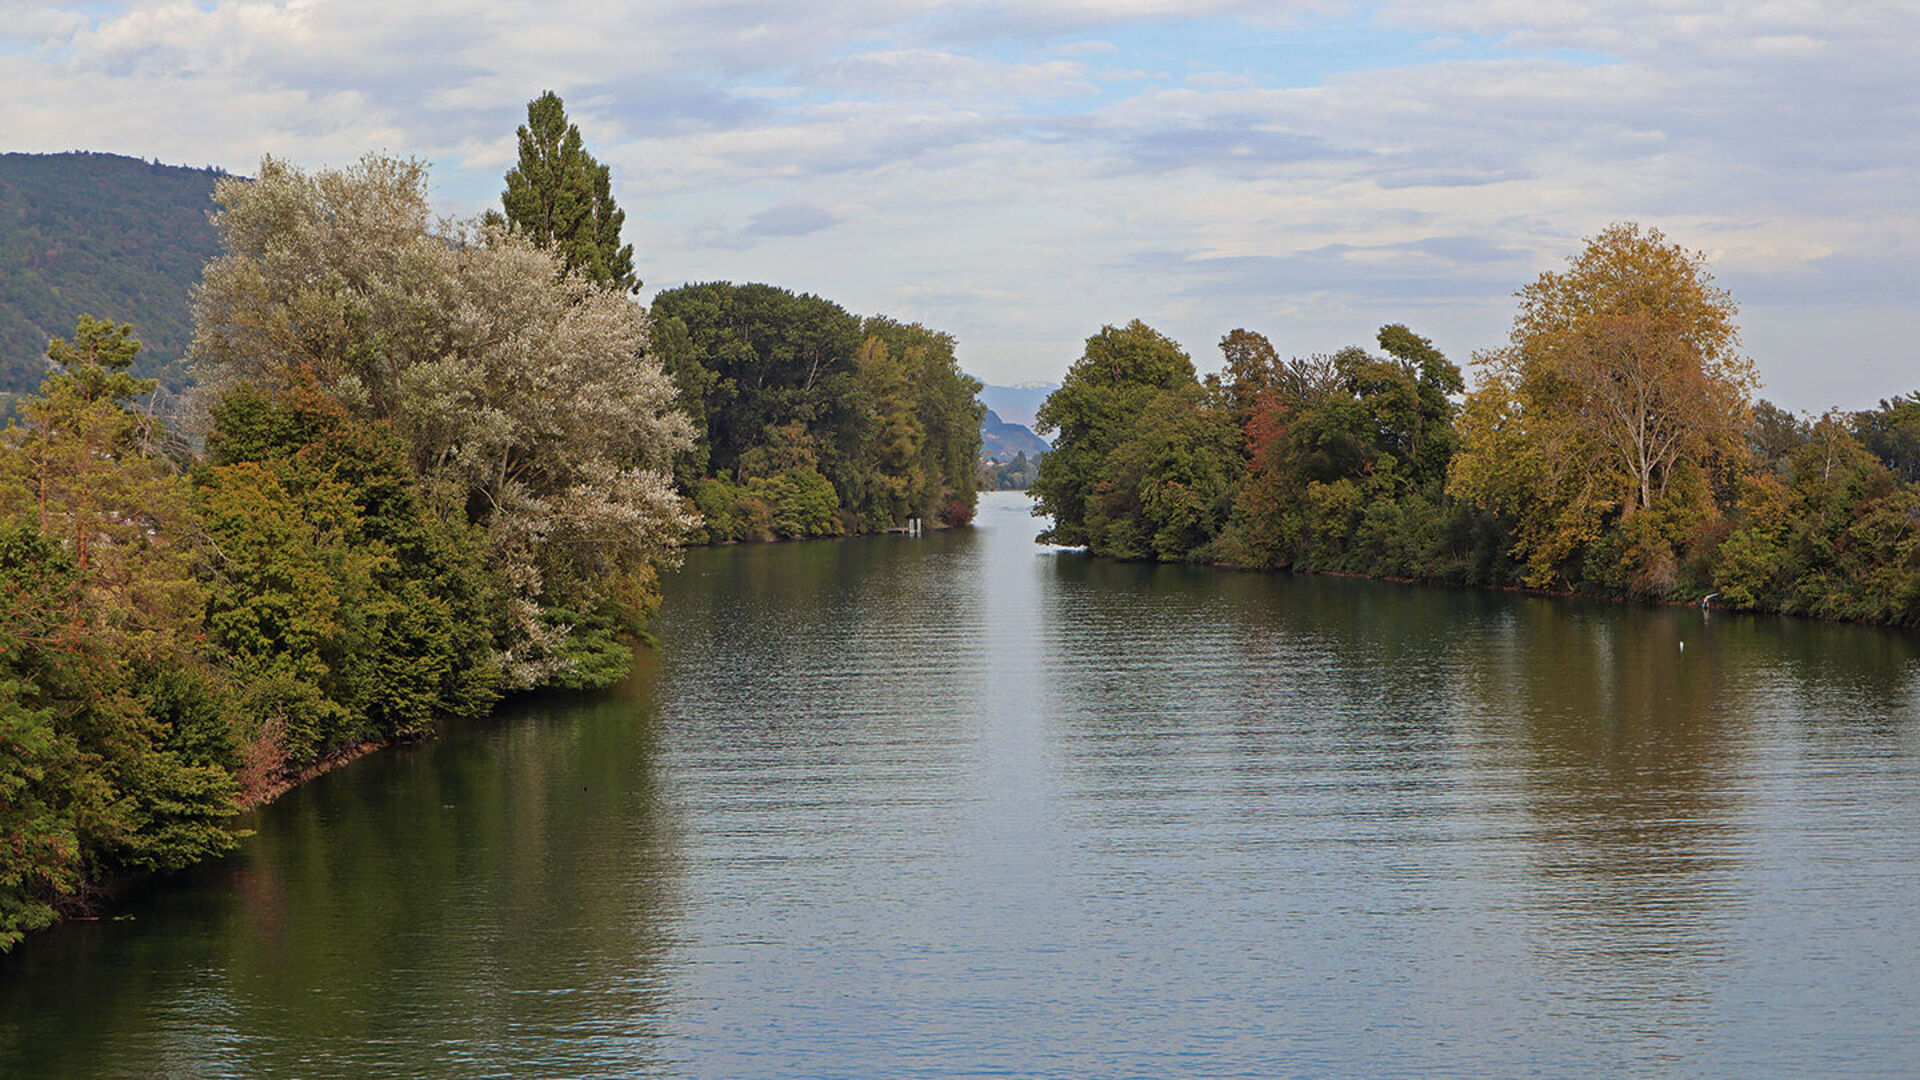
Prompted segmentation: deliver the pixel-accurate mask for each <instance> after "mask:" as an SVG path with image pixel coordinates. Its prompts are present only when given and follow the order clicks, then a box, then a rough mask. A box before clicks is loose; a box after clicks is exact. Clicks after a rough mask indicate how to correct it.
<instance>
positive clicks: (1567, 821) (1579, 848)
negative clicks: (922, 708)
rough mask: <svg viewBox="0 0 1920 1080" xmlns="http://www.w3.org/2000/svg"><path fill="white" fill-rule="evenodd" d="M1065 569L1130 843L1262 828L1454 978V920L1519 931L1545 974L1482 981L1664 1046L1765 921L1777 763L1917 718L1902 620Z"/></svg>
mask: <svg viewBox="0 0 1920 1080" xmlns="http://www.w3.org/2000/svg"><path fill="white" fill-rule="evenodd" d="M1047 587H1048V594H1049V595H1048V603H1049V604H1050V605H1052V608H1053V612H1054V614H1053V620H1052V621H1053V623H1054V626H1053V633H1052V635H1051V641H1052V645H1051V649H1052V652H1053V655H1052V660H1051V662H1050V665H1049V672H1050V675H1049V678H1050V680H1051V695H1052V697H1051V700H1050V702H1049V709H1050V711H1052V712H1053V713H1054V714H1056V715H1058V716H1059V718H1060V720H1061V722H1062V728H1063V731H1064V734H1063V736H1062V738H1063V740H1064V745H1065V747H1066V752H1065V753H1063V755H1062V759H1063V761H1064V762H1065V764H1066V766H1067V768H1068V770H1069V775H1070V776H1071V777H1072V778H1074V779H1075V781H1076V783H1077V785H1078V795H1079V797H1080V798H1082V799H1083V800H1085V801H1087V802H1089V803H1090V804H1091V806H1092V809H1090V810H1089V812H1088V814H1087V815H1086V821H1087V824H1088V825H1089V827H1091V828H1093V829H1095V830H1097V831H1099V832H1100V834H1101V835H1103V836H1106V837H1108V838H1109V839H1108V841H1107V842H1108V843H1109V844H1111V845H1113V846H1114V848H1115V850H1117V851H1120V852H1122V853H1132V854H1134V855H1136V856H1141V857H1145V856H1152V855H1157V854H1164V853H1166V852H1170V851H1179V850H1184V851H1187V852H1189V853H1198V852H1202V851H1203V850H1210V851H1211V852H1212V853H1213V854H1215V855H1218V854H1219V853H1221V852H1222V851H1225V852H1229V853H1233V852H1242V851H1258V852H1259V853H1260V854H1261V857H1262V858H1263V859H1264V860H1265V866H1264V868H1263V869H1262V871H1261V872H1263V873H1264V874H1265V880H1264V884H1266V885H1267V886H1268V887H1271V888H1273V889H1275V890H1283V891H1285V892H1286V893H1287V896H1286V897H1285V898H1284V899H1281V900H1269V901H1266V902H1268V903H1271V904H1274V905H1276V906H1277V907H1279V908H1282V909H1284V910H1291V911H1293V912H1296V913H1298V914H1299V915H1300V916H1301V917H1302V918H1305V919H1307V920H1309V921H1308V922H1307V923H1303V925H1312V926H1315V927H1318V928H1321V929H1327V928H1333V929H1336V930H1338V931H1341V932H1350V931H1351V929H1352V926H1353V925H1360V926H1366V927H1370V928H1372V929H1373V930H1375V931H1378V936H1377V940H1378V941H1379V942H1381V943H1383V945H1384V946H1388V947H1391V948H1396V949H1400V950H1403V957H1402V958H1403V959H1407V960H1408V961H1409V962H1410V963H1413V964H1428V965H1431V966H1432V967H1433V968H1434V969H1435V970H1438V971H1446V972H1448V974H1447V975H1446V976H1445V978H1448V979H1454V978H1465V979H1468V980H1471V979H1473V978H1474V975H1473V973H1472V972H1471V971H1462V970H1461V969H1459V968H1458V967H1452V968H1450V967H1449V966H1448V963H1449V962H1448V961H1446V960H1445V959H1444V958H1436V957H1435V956H1433V955H1432V954H1430V953H1426V952H1423V950H1426V949H1428V948H1431V947H1435V942H1436V941H1440V940H1442V939H1444V937H1445V935H1446V934H1448V933H1454V934H1460V935H1472V936H1473V938H1474V940H1475V941H1476V942H1477V943H1478V944H1477V945H1476V949H1475V951H1476V952H1478V953H1480V954H1481V955H1487V954H1488V952H1489V950H1491V951H1492V952H1495V953H1497V952H1498V950H1500V949H1501V948H1506V949H1509V950H1510V953H1509V954H1508V955H1509V957H1510V960H1511V962H1512V963H1515V964H1520V965H1525V969H1526V973H1525V974H1524V975H1521V976H1519V977H1518V978H1512V977H1509V978H1508V979H1507V980H1505V981H1504V983H1502V982H1493V983H1481V984H1478V985H1475V986H1474V987H1473V988H1472V989H1471V991H1469V992H1471V993H1478V994H1481V995H1483V996H1484V997H1485V998H1487V999H1491V1000H1498V999H1500V996H1501V995H1503V994H1516V993H1517V994H1519V995H1520V997H1519V998H1518V999H1515V1000H1513V1001H1512V1002H1511V1006H1512V1007H1513V1008H1516V1009H1522V1010H1526V1011H1527V1012H1534V1011H1536V1010H1537V1011H1538V1013H1539V1015H1543V1016H1544V1015H1547V1014H1549V1013H1551V1014H1553V1015H1555V1016H1556V1017H1557V1019H1556V1020H1554V1021H1552V1023H1553V1024H1555V1025H1558V1030H1560V1032H1561V1034H1562V1036H1563V1037H1565V1038H1567V1039H1569V1040H1570V1041H1572V1042H1573V1043H1576V1044H1577V1043H1581V1042H1583V1041H1585V1040H1591V1039H1596V1038H1597V1039H1600V1040H1602V1041H1604V1042H1607V1043H1609V1044H1621V1043H1624V1044H1625V1045H1627V1046H1632V1047H1636V1048H1637V1050H1636V1051H1635V1052H1637V1053H1645V1054H1649V1055H1653V1060H1655V1061H1657V1060H1658V1059H1659V1055H1660V1054H1663V1053H1666V1052H1667V1051H1668V1050H1670V1049H1671V1047H1670V1046H1668V1047H1663V1046H1662V1045H1661V1043H1660V1040H1659V1039H1658V1038H1657V1037H1654V1036H1650V1035H1649V1034H1648V1033H1649V1032H1658V1031H1672V1030H1677V1029H1678V1028H1676V1027H1671V1026H1667V1025H1669V1024H1678V1025H1679V1026H1680V1027H1686V1026H1687V1024H1688V1023H1689V1022H1691V1023H1692V1024H1693V1025H1694V1026H1693V1027H1692V1030H1696V1031H1698V1030H1704V1029H1703V1028H1701V1027H1700V1026H1699V1025H1700V1024H1711V1023H1713V1022H1714V1018H1715V1016H1717V1014H1716V1013H1714V1011H1713V1010H1714V1009H1715V1008H1716V1006H1715V1005H1714V1003H1713V1000H1712V995H1713V994H1715V993H1717V992H1719V991H1721V990H1722V989H1724V986H1725V979H1726V978H1727V976H1726V974H1725V972H1724V965H1723V962H1724V961H1728V960H1730V959H1734V958H1736V956H1737V954H1738V952H1739V950H1741V949H1743V948H1746V947H1747V946H1746V945H1745V944H1743V939H1742V938H1741V937H1740V936H1739V935H1738V934H1736V932H1735V929H1734V926H1733V924H1734V922H1735V921H1736V920H1739V919H1742V918H1744V917H1746V916H1747V915H1749V914H1750V909H1751V905H1752V904H1753V903H1754V898H1753V896H1752V895H1751V890H1752V888H1753V877H1754V871H1753V862H1754V859H1755V844H1756V841H1757V839H1758V835H1759V830H1760V829H1761V828H1763V827H1764V826H1763V824H1762V823H1760V822H1758V821H1756V819H1755V817H1756V813H1757V811H1756V809H1755V804H1756V799H1757V798H1758V795H1757V793H1756V784H1758V783H1759V782H1760V780H1761V779H1762V778H1761V777H1760V775H1759V774H1760V773H1762V772H1764V770H1765V769H1767V768H1774V767H1776V766H1777V763H1778V762H1779V761H1780V760H1781V756H1782V755H1796V754H1799V753H1801V752H1802V751H1803V750H1804V749H1805V748H1809V747H1811V748H1816V749H1819V748H1824V749H1826V750H1829V751H1830V752H1831V757H1832V760H1833V761H1834V762H1836V763H1844V762H1845V761H1847V760H1860V759H1861V757H1862V756H1863V755H1867V756H1873V757H1882V756H1886V755H1889V754H1897V753H1900V752H1902V751H1901V750H1900V749H1899V740H1900V739H1901V738H1904V737H1909V736H1910V732H1911V724H1912V721H1911V719H1910V717H1911V715H1912V712H1913V710H1912V702H1913V699H1914V689H1915V679H1914V670H1915V660H1916V649H1915V646H1914V640H1915V639H1914V638H1913V637H1912V636H1911V635H1907V634H1903V633H1899V632H1893V631H1886V630H1880V629H1873V628H1864V627H1855V626H1834V625H1829V624H1820V623H1814V622H1810V621H1806V620H1775V619H1754V618H1748V617H1741V616H1730V615H1726V614H1724V613H1719V612H1715V613H1712V614H1711V615H1710V616H1708V615H1703V614H1702V613H1701V612H1700V611H1699V610H1697V609H1692V608H1657V609H1654V608H1643V607H1635V606H1631V605H1615V604H1606V603H1594V602H1583V601H1572V600H1560V599H1547V598H1538V597H1527V596H1520V595H1513V594H1498V593H1488V592H1476V591H1466V590H1460V591H1455V590H1446V589H1423V588H1406V587H1398V586H1393V585H1388V584H1382V583H1377V582H1361V581H1348V580H1340V579H1327V578H1313V577H1288V576H1285V575H1242V574H1226V573H1218V572H1214V571H1207V570H1195V569H1190V568H1182V567H1153V566H1139V565H1129V564H1119V563H1111V562H1098V561H1090V560H1086V559H1074V558H1062V559H1060V560H1058V562H1057V564H1056V566H1055V568H1054V573H1053V575H1052V578H1051V580H1049V581H1048V582H1047ZM1683 642H1684V646H1685V647H1684V648H1683V647H1682V643H1683ZM1783 740H1784V743H1783ZM1868 744H1871V745H1868ZM1906 752H1909V753H1910V751H1906ZM1839 767H1844V765H1843V764H1842V765H1840V766H1839ZM1222 776H1228V777H1232V778H1234V780H1233V782H1231V783H1223V782H1222V781H1221V779H1220V777H1222ZM1775 794H1777V793H1775ZM1209 800H1211V801H1209ZM1143 820H1144V822H1145V827H1144V828H1143V826H1142V821H1143ZM1148 838H1158V839H1157V840H1156V841H1154V842H1151V843H1150V842H1149V840H1148ZM1156 844H1157V846H1156ZM1229 865H1230V860H1229V863H1207V862H1204V861H1202V860H1201V859H1199V858H1198V857H1197V856H1196V858H1194V859H1193V860H1192V862H1191V867H1192V868H1193V869H1194V871H1195V872H1196V873H1198V872H1200V871H1202V870H1204V871H1206V872H1217V871H1219V870H1220V869H1221V868H1222V867H1223V866H1229ZM1143 867H1146V868H1150V867H1147V864H1146V863H1145V861H1144V858H1135V859H1134V860H1133V862H1132V863H1130V864H1128V865H1126V866H1124V867H1123V868H1122V869H1125V870H1131V871H1135V872H1144V870H1143ZM1330 868H1331V869H1330ZM1326 875H1331V877H1330V878H1329V877H1327V876H1326ZM1327 880H1331V882H1332V884H1331V885H1322V884H1320V883H1321V882H1323V881H1327ZM1196 887H1205V886H1204V885H1202V886H1196ZM1422 903H1424V904H1427V905H1428V908H1427V909H1426V911H1427V913H1426V914H1419V912H1420V911H1421V908H1420V905H1421V904H1422ZM1367 905H1372V906H1371V908H1369V910H1371V911H1374V912H1376V913H1379V912H1386V913H1392V912H1399V913H1400V916H1401V917H1403V918H1405V919H1406V921H1404V922H1401V923H1398V924H1390V923H1387V922H1374V921H1369V920H1370V917H1368V916H1361V915H1357V914H1353V913H1352V912H1354V910H1355V909H1356V908H1359V907H1365V906H1367ZM1334 912H1343V913H1345V914H1341V915H1339V916H1338V917H1331V916H1332V913H1334ZM1422 919H1424V920H1426V925H1427V929H1426V930H1420V929H1416V928H1415V927H1416V926H1418V925H1420V923H1419V922H1418V921H1417V920H1422ZM1441 924H1445V925H1447V926H1449V927H1450V928H1451V929H1446V930H1442V929H1437V928H1436V927H1438V926H1439V925H1441ZM1423 933H1431V934H1435V935H1438V936H1437V937H1435V938H1433V939H1428V938H1424V937H1422V936H1421V935H1422V934H1423ZM1382 977H1387V976H1386V975H1383V976H1382ZM1455 986H1456V990H1459V989H1463V988H1461V987H1459V985H1458V984H1457V983H1456V984H1455ZM1516 987H1517V988H1520V989H1516ZM1442 996H1444V995H1442ZM1429 1004H1430V1005H1432V1007H1433V1009H1434V1011H1435V1012H1436V1013H1438V1014H1445V1012H1446V1004H1445V1003H1444V1002H1443V1001H1440V1000H1439V998H1438V997H1436V999H1435V1000H1434V1001H1433V1002H1429ZM1689 1018H1690V1020H1689Z"/></svg>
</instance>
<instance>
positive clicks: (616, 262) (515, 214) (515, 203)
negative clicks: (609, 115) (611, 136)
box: [501, 90, 640, 292]
mask: <svg viewBox="0 0 1920 1080" xmlns="http://www.w3.org/2000/svg"><path fill="white" fill-rule="evenodd" d="M519 134H520V164H519V165H517V166H515V167H514V168H512V169H509V170H507V190H506V191H505V192H503V193H502V194H501V202H502V204H503V205H504V206H505V207H506V211H507V222H508V223H509V224H511V225H512V226H513V227H514V228H515V229H518V230H519V231H520V232H522V233H524V234H526V235H527V236H528V237H530V238H532V240H533V242H534V243H536V244H539V245H540V246H541V247H555V248H557V249H558V250H559V252H560V256H561V259H562V261H563V263H564V264H565V267H566V269H567V272H568V273H578V274H582V275H585V276H586V277H588V278H590V279H591V280H593V281H597V282H600V283H601V284H604V285H612V286H614V287H616V288H619V289H623V290H625V291H627V292H639V291H640V279H639V278H637V277H635V276H634V273H633V245H631V244H627V245H622V244H621V243H620V227H621V226H622V225H624V224H625V223H626V220H627V215H626V212H625V211H623V210H621V209H620V208H619V207H617V206H615V205H614V202H613V184H612V180H611V178H610V176H609V175H608V172H607V167H606V166H605V165H602V164H600V163H599V162H598V161H596V160H594V157H593V155H592V154H589V153H587V152H586V150H585V149H584V148H583V147H582V146H581V143H580V129H579V127H577V126H575V125H574V124H571V123H568V122H567V111H566V108H565V107H564V106H563V105H562V104H561V102H560V95H558V94H556V93H554V92H553V91H551V90H548V91H547V92H545V93H543V94H541V95H540V96H539V97H537V98H534V99H533V100H532V101H530V102H528V103H527V122H526V123H525V124H522V125H521V126H520V132H519Z"/></svg>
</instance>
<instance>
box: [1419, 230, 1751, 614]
mask: <svg viewBox="0 0 1920 1080" xmlns="http://www.w3.org/2000/svg"><path fill="white" fill-rule="evenodd" d="M1519 296H1520V302H1521V303H1520V311H1519V314H1518V315H1517V316H1516V317H1515V318H1514V323H1513V329H1512V331H1511V334H1510V337H1509V341H1508V344H1507V346H1506V348H1504V349H1500V350H1497V351H1494V352H1491V353H1486V354H1483V355H1481V356H1480V357H1479V358H1478V359H1477V360H1476V366H1477V367H1478V369H1479V373H1480V379H1479V384H1478V385H1477V386H1476V387H1475V389H1474V392H1473V393H1472V394H1471V395H1470V396H1469V398H1468V401H1467V406H1466V410H1465V412H1464V414H1463V416H1462V417H1461V421H1460V428H1461V437H1462V441H1461V449H1460V453H1459V455H1458V456H1457V457H1456V458H1455V460H1454V462H1453V467H1452V471H1451V476H1450V490H1451V491H1452V493H1453V494H1455V495H1456V496H1458V497H1460V498H1464V499H1469V500H1472V501H1473V502H1475V503H1477V504H1478V505H1480V506H1482V507H1484V508H1486V509H1489V510H1493V511H1495V512H1498V513H1500V514H1503V515H1505V516H1508V517H1509V518H1511V519H1512V520H1513V521H1514V523H1515V535H1516V543H1515V547H1514V554H1515V555H1516V557H1518V558H1520V559H1522V560H1523V561H1524V562H1525V564H1526V567H1527V570H1526V580H1527V582H1528V583H1529V584H1532V585H1535V586H1549V585H1553V584H1556V583H1564V584H1573V583H1574V582H1575V581H1576V580H1580V581H1584V583H1585V584H1586V586H1587V587H1594V586H1607V587H1615V588H1622V589H1624V590H1626V591H1630V592H1636V593H1641V594H1645V595H1667V594H1668V593H1670V592H1672V591H1673V589H1674V588H1675V586H1676V584H1677V583H1678V571H1679V567H1680V561H1681V558H1682V556H1683V554H1684V549H1685V548H1686V547H1687V546H1688V544H1689V543H1690V541H1691V539H1692V538H1693V537H1695V536H1697V535H1698V534H1699V533H1700V531H1701V530H1702V529H1704V528H1705V527H1707V525H1708V524H1709V523H1710V521H1711V519H1713V518H1714V517H1716V516H1717V514H1718V511H1717V509H1716V507H1715V505H1714V502H1713V500H1712V497H1711V486H1710V482H1709V481H1710V479H1711V477H1712V475H1713V473H1714V471H1715V470H1717V469H1721V468H1724V467H1727V466H1728V464H1729V463H1730V462H1731V461H1733V460H1734V459H1735V448H1736V447H1737V444H1738V439H1739V437H1740V434H1741V432H1742V430H1743V427H1744V425H1745V423H1746V419H1747V416H1748V409H1749V402H1750V398H1751V395H1752V392H1753V390H1754V388H1755V386H1756V385H1757V382H1758V380H1757V378H1756V376H1755V373H1754V368H1753V363H1752V361H1751V360H1749V359H1748V358H1747V357H1745V356H1743V355H1742V354H1741V353H1740V351H1739V345H1740V342H1739V331H1738V328H1737V326H1736V325H1735V321H1734V320H1735V316H1736V314H1737V310H1738V309H1737V307H1736V305H1735V304H1734V301H1733V298H1732V297H1731V296H1730V295H1729V294H1728V293H1727V291H1726V290H1725V289H1722V288H1720V287H1719V286H1717V285H1715V284H1713V276H1712V274H1711V273H1710V272H1709V271H1708V269H1707V266H1706V261H1705V257H1704V256H1703V255H1702V254H1700V253H1698V252H1689V251H1687V250H1686V249H1684V248H1682V247H1681V246H1679V245H1678V244H1674V243H1670V242H1668V240H1667V239H1666V237H1665V236H1663V235H1662V234H1661V233H1660V232H1659V230H1657V229H1642V228H1641V227H1640V226H1639V225H1637V224H1633V223H1631V222H1628V223H1621V224H1616V225H1613V226H1610V227H1609V228H1607V229H1606V230H1605V231H1603V232H1602V233H1600V234H1599V235H1598V236H1596V237H1593V238H1592V239H1591V240H1589V241H1588V242H1587V246H1586V248H1585V249H1584V250H1582V251H1581V252H1580V253H1579V254H1578V255H1576V256H1574V257H1573V258H1572V259H1571V260H1570V262H1569V265H1568V268H1567V269H1566V270H1565V271H1562V272H1557V273H1556V272H1548V273H1544V274H1542V275H1540V278H1539V279H1538V280H1537V281H1535V282H1534V283H1533V284H1531V285H1529V286H1527V287H1526V288H1524V289H1522V290H1521V291H1520V294H1519Z"/></svg>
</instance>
